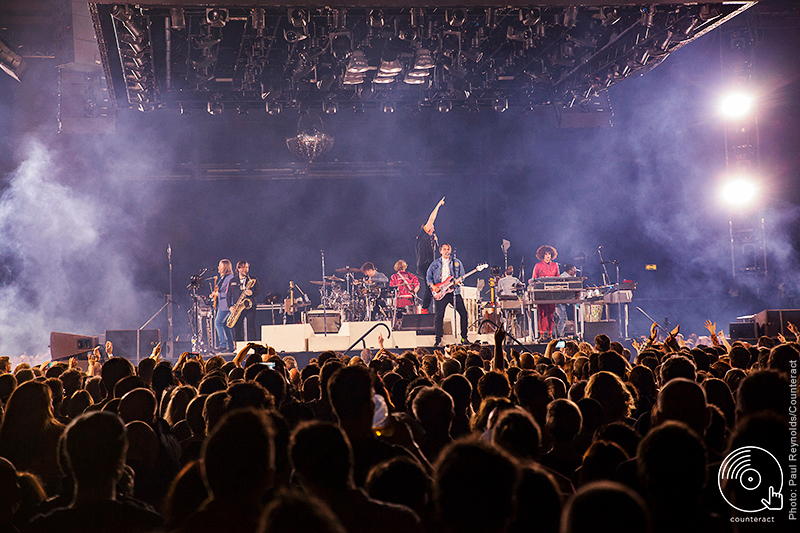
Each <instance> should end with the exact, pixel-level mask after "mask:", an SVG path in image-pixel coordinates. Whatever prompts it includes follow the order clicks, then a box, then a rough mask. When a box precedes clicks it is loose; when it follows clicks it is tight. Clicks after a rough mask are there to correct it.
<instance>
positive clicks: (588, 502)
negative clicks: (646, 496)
mask: <svg viewBox="0 0 800 533" xmlns="http://www.w3.org/2000/svg"><path fill="white" fill-rule="evenodd" d="M597 531H614V532H615V533H652V531H653V520H652V518H651V515H650V511H649V509H648V507H647V504H646V503H645V502H644V500H642V498H641V496H639V495H638V494H637V493H636V492H634V491H633V490H631V489H630V488H628V487H626V486H625V485H622V484H619V483H615V482H613V481H597V482H594V483H589V484H587V485H584V486H583V487H581V488H580V489H579V490H578V491H577V492H576V493H575V494H574V495H573V496H572V497H571V498H570V499H569V501H568V502H567V505H566V507H565V508H564V513H563V518H562V522H561V533H595V532H597Z"/></svg>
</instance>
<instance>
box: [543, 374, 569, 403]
mask: <svg viewBox="0 0 800 533" xmlns="http://www.w3.org/2000/svg"><path fill="white" fill-rule="evenodd" d="M544 381H545V383H547V387H548V388H549V389H550V394H552V395H553V399H554V400H558V399H563V398H566V397H567V385H566V383H564V381H563V380H561V379H560V378H557V377H553V376H550V377H547V378H545V379H544Z"/></svg>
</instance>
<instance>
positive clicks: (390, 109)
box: [381, 102, 394, 113]
mask: <svg viewBox="0 0 800 533" xmlns="http://www.w3.org/2000/svg"><path fill="white" fill-rule="evenodd" d="M381 108H382V109H383V112H384V113H394V104H392V103H391V102H384V103H383V105H382V106H381Z"/></svg>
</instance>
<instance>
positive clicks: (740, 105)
mask: <svg viewBox="0 0 800 533" xmlns="http://www.w3.org/2000/svg"><path fill="white" fill-rule="evenodd" d="M752 108H753V97H752V96H751V95H749V94H747V93H743V92H734V93H729V94H727V95H725V96H724V97H723V98H722V101H720V105H719V109H720V112H722V114H723V116H725V117H728V118H740V117H743V116H745V115H746V114H747V113H749V112H750V110H751V109H752Z"/></svg>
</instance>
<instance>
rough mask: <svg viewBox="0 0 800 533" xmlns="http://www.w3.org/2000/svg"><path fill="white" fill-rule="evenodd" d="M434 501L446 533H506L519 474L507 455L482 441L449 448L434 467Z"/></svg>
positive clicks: (462, 442)
mask: <svg viewBox="0 0 800 533" xmlns="http://www.w3.org/2000/svg"><path fill="white" fill-rule="evenodd" d="M434 472H435V473H434V502H435V504H436V511H437V513H438V517H439V520H440V521H441V523H442V525H443V528H444V531H445V532H476V533H477V532H480V533H495V532H502V531H506V530H507V529H508V527H509V525H510V523H511V520H512V518H513V515H514V494H515V492H516V488H517V485H518V483H519V472H518V470H517V467H516V465H515V463H514V460H513V459H511V458H510V457H509V456H507V455H506V454H505V453H504V452H502V451H500V450H499V449H497V448H494V447H492V446H490V445H488V444H485V443H483V442H481V441H479V440H472V439H470V440H461V441H456V442H454V443H453V444H451V445H449V446H448V447H446V448H445V449H444V450H443V451H442V454H441V455H440V456H439V460H438V461H437V462H436V465H435V467H434Z"/></svg>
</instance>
